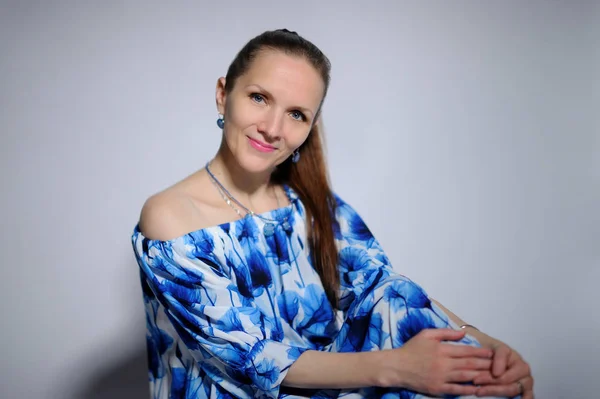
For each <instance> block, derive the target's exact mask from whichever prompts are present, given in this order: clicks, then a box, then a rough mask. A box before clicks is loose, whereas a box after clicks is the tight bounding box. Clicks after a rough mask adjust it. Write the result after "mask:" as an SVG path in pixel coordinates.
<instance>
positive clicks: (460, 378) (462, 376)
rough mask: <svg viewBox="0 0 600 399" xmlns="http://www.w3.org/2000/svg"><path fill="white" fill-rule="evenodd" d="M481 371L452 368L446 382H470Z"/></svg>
mask: <svg viewBox="0 0 600 399" xmlns="http://www.w3.org/2000/svg"><path fill="white" fill-rule="evenodd" d="M479 373H481V371H477V370H453V371H450V372H449V373H448V376H447V381H448V382H451V383H453V382H471V381H473V379H474V378H475V377H477V376H478V375H479Z"/></svg>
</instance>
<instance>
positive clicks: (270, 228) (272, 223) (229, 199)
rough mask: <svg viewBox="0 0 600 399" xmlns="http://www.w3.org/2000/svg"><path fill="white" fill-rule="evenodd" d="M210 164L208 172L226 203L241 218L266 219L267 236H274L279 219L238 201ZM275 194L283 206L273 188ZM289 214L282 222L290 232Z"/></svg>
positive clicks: (278, 205) (278, 204) (278, 206)
mask: <svg viewBox="0 0 600 399" xmlns="http://www.w3.org/2000/svg"><path fill="white" fill-rule="evenodd" d="M209 164H210V162H207V163H206V172H208V175H209V176H210V178H211V182H212V183H213V185H214V186H215V188H216V189H217V191H218V192H219V194H220V195H221V197H222V198H223V200H224V201H225V203H226V204H227V205H229V207H230V208H232V209H233V210H234V211H235V213H237V215H238V216H239V217H240V218H244V217H249V216H256V217H258V218H260V219H262V220H263V221H265V222H266V223H265V226H264V234H265V236H267V237H269V236H272V235H273V234H274V233H275V227H276V225H277V224H278V223H279V221H278V220H277V219H269V218H266V217H264V216H261V215H258V214H256V213H255V212H254V211H253V210H251V209H249V208H248V207H246V206H245V205H244V204H242V203H241V202H240V201H238V200H237V198H235V197H234V196H233V194H231V193H230V192H229V191H228V190H227V189H226V188H225V186H223V184H222V183H221V182H220V181H219V179H217V177H216V176H215V175H214V174H213V173H212V172H211V170H210V167H209ZM273 194H274V195H275V201H277V208H281V204H280V203H279V197H278V196H277V193H276V192H275V188H273ZM290 202H291V201H290ZM234 203H235V204H237V205H238V206H239V207H240V208H242V210H243V211H244V212H246V214H245V215H242V212H241V211H240V209H239V208H238V207H236V206H235V205H234ZM288 216H289V215H286V216H284V218H283V222H282V223H281V225H282V227H283V228H284V230H285V231H287V232H289V231H290V230H291V226H290V223H289V222H288Z"/></svg>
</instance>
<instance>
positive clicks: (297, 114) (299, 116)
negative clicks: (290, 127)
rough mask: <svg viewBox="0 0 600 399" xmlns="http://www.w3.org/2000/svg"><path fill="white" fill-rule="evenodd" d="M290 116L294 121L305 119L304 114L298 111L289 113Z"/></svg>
mask: <svg viewBox="0 0 600 399" xmlns="http://www.w3.org/2000/svg"><path fill="white" fill-rule="evenodd" d="M291 115H292V118H294V119H296V120H298V121H303V120H306V118H305V117H304V114H303V113H302V112H300V111H293V112H292V113H291Z"/></svg>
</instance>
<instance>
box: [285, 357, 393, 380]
mask: <svg viewBox="0 0 600 399" xmlns="http://www.w3.org/2000/svg"><path fill="white" fill-rule="evenodd" d="M382 356H383V351H375V352H356V353H331V352H320V351H312V350H310V351H306V352H304V353H303V354H302V355H301V356H300V357H299V358H298V359H297V360H296V361H295V362H294V364H292V366H291V367H290V369H289V370H288V373H287V375H286V377H285V379H284V380H283V383H282V385H284V386H289V387H295V388H308V389H327V388H328V389H352V388H363V387H372V386H380V381H378V378H380V375H381V373H379V371H378V370H379V367H380V365H381V364H382V363H384V362H383V361H382V360H383V359H382Z"/></svg>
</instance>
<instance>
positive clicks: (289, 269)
mask: <svg viewBox="0 0 600 399" xmlns="http://www.w3.org/2000/svg"><path fill="white" fill-rule="evenodd" d="M286 192H287V194H288V197H289V198H290V201H291V205H289V206H287V207H284V208H280V209H276V210H273V211H271V212H268V213H265V214H262V215H255V216H252V217H246V218H243V219H240V220H236V221H234V222H230V223H224V224H221V225H219V226H213V227H209V228H205V229H201V230H197V231H193V232H190V233H188V234H185V235H182V236H180V237H177V238H174V239H172V240H168V241H160V240H153V239H148V238H146V237H144V236H143V234H142V233H141V231H140V229H139V226H137V225H136V226H135V228H134V231H133V234H132V244H133V249H134V253H135V256H136V259H137V262H138V264H139V266H140V277H141V285H142V292H143V298H144V304H145V309H146V315H147V318H146V320H147V351H148V367H149V372H148V376H149V380H150V391H151V397H152V398H156V399H158V398H161V399H162V398H165V399H166V398H188V399H191V398H243V399H247V398H290V399H292V398H341V397H346V398H390V399H391V398H398V399H400V398H411V399H413V398H425V397H426V396H423V395H421V394H419V393H416V392H411V391H408V390H405V389H400V388H394V389H383V388H375V387H370V388H363V389H354V390H335V389H330V390H308V389H290V388H287V387H284V386H282V385H281V383H282V381H283V379H284V378H285V375H286V373H287V371H288V369H289V367H290V366H291V365H292V364H293V363H294V361H295V360H296V359H298V357H300V355H302V353H303V352H305V351H307V350H318V351H332V352H333V351H336V352H357V351H374V350H381V349H388V348H396V347H400V346H402V345H403V343H404V342H406V341H407V340H408V339H410V338H411V337H413V336H414V335H415V334H417V333H418V332H419V331H421V330H422V329H424V328H440V327H451V328H456V326H455V325H454V324H453V323H452V321H451V320H449V319H448V317H447V316H446V315H445V314H444V313H443V312H442V311H441V309H439V308H438V307H436V306H435V304H434V303H432V302H431V301H430V300H429V298H428V296H427V294H426V293H425V292H424V291H423V289H422V288H421V287H419V286H418V285H417V284H415V283H414V282H412V281H411V280H409V279H408V278H407V277H405V276H402V275H400V274H398V273H397V272H395V271H394V270H393V269H392V267H391V264H390V262H389V260H388V258H387V256H386V255H385V253H384V251H383V250H382V248H381V246H380V245H379V243H378V241H377V240H376V239H375V238H374V237H373V235H372V234H371V232H370V231H369V229H368V228H367V226H366V224H365V223H364V221H363V220H362V219H361V218H360V216H359V215H358V214H357V213H356V212H355V211H354V209H353V208H352V207H350V206H349V205H348V204H347V203H345V202H344V201H343V200H342V199H341V198H339V197H336V199H337V202H338V207H337V211H336V220H337V226H336V227H335V229H334V232H335V238H336V242H337V245H338V247H339V273H340V279H341V287H340V290H341V291H340V299H341V300H340V309H337V310H334V309H333V308H332V307H331V306H330V304H329V302H328V300H327V297H326V295H325V291H324V289H323V285H322V283H321V280H320V278H319V275H318V274H317V272H316V270H315V269H314V268H313V266H312V264H311V260H310V259H311V257H310V253H309V250H308V246H307V243H306V224H305V217H306V212H305V209H304V207H303V204H302V202H301V201H300V200H299V198H298V196H297V195H296V193H295V192H294V191H293V190H292V189H290V188H289V187H286ZM265 219H272V220H275V221H277V222H276V223H273V222H269V221H266V220H265ZM462 343H463V344H468V345H478V343H477V342H476V341H475V340H474V339H472V338H471V337H468V336H467V337H465V338H464V339H463V340H462Z"/></svg>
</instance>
